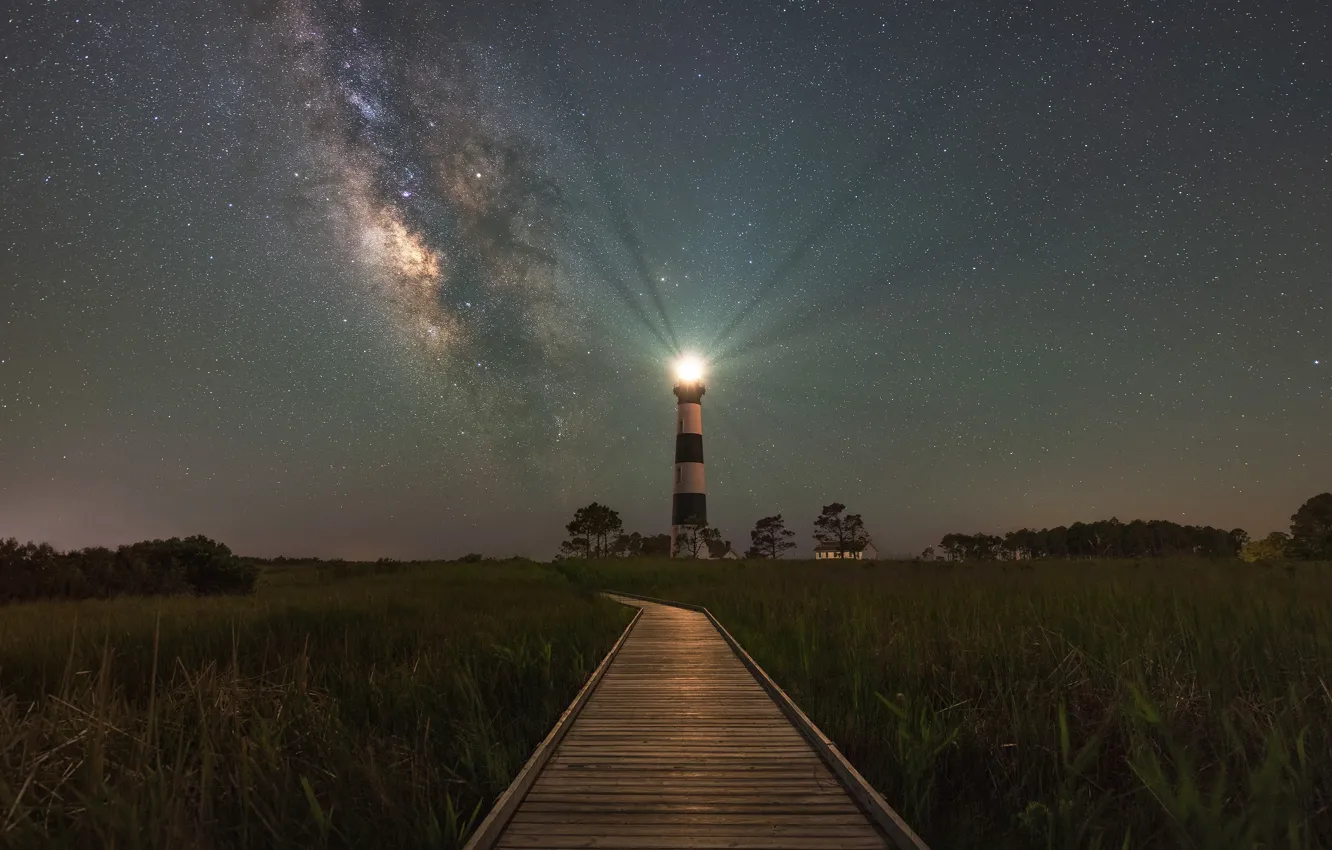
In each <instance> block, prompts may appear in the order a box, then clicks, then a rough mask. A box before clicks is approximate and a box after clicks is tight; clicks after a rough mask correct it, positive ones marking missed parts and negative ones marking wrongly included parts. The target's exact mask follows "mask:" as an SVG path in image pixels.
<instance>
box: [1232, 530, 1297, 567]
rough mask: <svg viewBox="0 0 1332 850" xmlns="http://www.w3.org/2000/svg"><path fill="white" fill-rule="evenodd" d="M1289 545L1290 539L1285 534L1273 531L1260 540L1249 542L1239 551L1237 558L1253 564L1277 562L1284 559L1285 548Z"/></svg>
mask: <svg viewBox="0 0 1332 850" xmlns="http://www.w3.org/2000/svg"><path fill="white" fill-rule="evenodd" d="M1289 545H1290V537H1289V536H1288V535H1287V534H1285V532H1281V531H1274V532H1272V533H1271V534H1269V535H1267V536H1266V537H1264V538H1263V539H1262V540H1250V541H1249V542H1248V543H1245V544H1244V548H1243V549H1240V552H1239V556H1240V559H1241V560H1244V561H1248V562H1249V563H1253V562H1255V561H1279V560H1281V559H1282V558H1284V557H1286V548H1287V547H1288V546H1289Z"/></svg>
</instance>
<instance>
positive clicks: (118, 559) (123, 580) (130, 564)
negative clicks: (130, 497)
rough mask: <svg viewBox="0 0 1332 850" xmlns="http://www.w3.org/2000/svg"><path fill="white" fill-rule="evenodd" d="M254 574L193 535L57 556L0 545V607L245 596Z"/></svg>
mask: <svg viewBox="0 0 1332 850" xmlns="http://www.w3.org/2000/svg"><path fill="white" fill-rule="evenodd" d="M258 575H259V568H258V567H257V566H255V565H254V564H253V563H250V562H248V561H245V560H242V559H240V558H237V557H236V556H235V555H233V554H232V553H231V550H230V549H228V548H227V547H226V546H224V545H223V544H221V543H218V542H216V541H213V540H209V539H208V538H207V537H203V536H201V535H196V536H194V537H187V538H184V539H181V538H178V537H173V538H171V539H169V540H146V541H143V542H141V543H135V544H132V545H129V546H121V547H120V548H119V549H116V550H115V551H114V552H113V551H112V550H110V549H106V548H103V547H96V548H90V549H81V550H76V551H71V552H57V551H56V550H55V549H54V548H53V547H51V546H50V545H49V544H46V543H41V544H37V543H26V544H22V545H20V544H19V542H18V541H17V540H14V539H12V538H11V539H9V540H0V602H19V601H24V600H29V599H47V598H66V599H85V598H89V597H97V598H106V597H113V596H121V595H137V596H148V595H155V594H172V593H193V594H198V595H201V596H202V595H217V594H246V593H251V592H253V590H254V586H255V582H256V580H257V579H258Z"/></svg>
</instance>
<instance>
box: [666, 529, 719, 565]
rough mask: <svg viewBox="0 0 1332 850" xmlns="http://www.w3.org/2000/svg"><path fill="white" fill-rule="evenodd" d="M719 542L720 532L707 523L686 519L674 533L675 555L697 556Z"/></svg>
mask: <svg viewBox="0 0 1332 850" xmlns="http://www.w3.org/2000/svg"><path fill="white" fill-rule="evenodd" d="M720 542H721V532H720V531H718V530H717V529H715V528H713V527H712V526H710V525H708V524H707V523H702V522H698V521H697V520H686V521H685V522H684V523H683V524H682V525H681V526H680V527H679V529H678V530H677V531H676V533H675V557H677V558H697V557H698V556H699V555H700V554H701V553H702V552H709V553H710V552H711V549H712V547H713V546H714V545H716V544H718V543H720Z"/></svg>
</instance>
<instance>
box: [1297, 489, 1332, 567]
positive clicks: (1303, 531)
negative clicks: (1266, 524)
mask: <svg viewBox="0 0 1332 850" xmlns="http://www.w3.org/2000/svg"><path fill="white" fill-rule="evenodd" d="M1290 553H1291V554H1292V555H1294V556H1295V557H1297V558H1307V559H1309V560H1315V561H1327V560H1332V493H1320V494H1318V495H1317V496H1314V497H1313V498H1312V499H1310V500H1309V501H1307V502H1305V503H1304V504H1303V505H1300V509H1299V510H1298V511H1296V512H1295V513H1294V514H1293V515H1292V516H1291V518H1290Z"/></svg>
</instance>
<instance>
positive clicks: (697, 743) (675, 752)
mask: <svg viewBox="0 0 1332 850" xmlns="http://www.w3.org/2000/svg"><path fill="white" fill-rule="evenodd" d="M616 598H617V599H619V600H620V601H622V602H624V603H625V604H627V605H634V606H638V607H640V608H641V609H642V611H641V613H640V614H639V615H638V617H637V619H636V620H635V622H634V624H633V625H632V626H631V627H630V629H629V630H628V631H627V632H626V635H625V637H622V638H621V642H620V643H619V644H617V647H616V649H615V650H612V655H611V656H610V661H609V664H608V665H603V668H602V669H600V670H599V671H598V674H599V676H600V677H599V678H598V677H596V676H594V677H593V681H592V682H590V683H589V688H587V689H585V693H583V694H580V696H579V700H575V703H574V705H573V706H571V707H570V711H569V712H566V717H565V718H562V719H561V723H560V724H559V725H557V727H556V730H555V731H553V732H552V737H551V738H548V739H547V742H546V744H543V748H545V749H547V750H548V751H547V752H544V753H543V752H542V750H538V753H537V754H536V755H534V756H533V760H532V761H531V762H529V763H528V766H527V767H526V768H524V773H523V774H521V775H520V776H519V778H518V779H517V780H515V783H514V787H511V788H510V791H509V792H508V793H506V795H505V797H504V798H501V800H500V801H499V802H497V804H496V807H495V811H494V812H492V814H491V816H490V817H489V818H487V820H486V822H484V823H483V824H482V825H481V827H480V828H479V829H478V831H477V835H476V836H474V838H473V840H472V842H471V843H470V844H469V847H473V848H478V850H480V848H485V847H498V848H566V847H601V848H610V847H615V848H626V850H627V848H634V850H650V849H651V848H660V850H667V848H685V847H690V848H723V847H730V848H871V847H874V848H882V847H910V848H920V847H924V845H923V844H921V843H919V839H915V836H914V834H911V833H910V830H909V829H906V834H907V835H908V836H909V837H910V839H915V843H903V839H902V836H901V833H900V832H899V833H898V835H897V837H896V838H895V839H894V838H890V837H889V836H890V834H891V828H892V827H893V824H892V823H889V824H888V826H889V828H890V829H889V830H887V831H886V830H885V829H884V827H883V823H884V821H883V818H882V816H880V817H879V818H878V820H877V822H876V819H875V818H873V817H871V814H872V811H870V810H871V809H872V806H866V804H865V797H864V792H863V789H859V790H860V793H859V794H857V796H854V797H853V794H852V793H851V791H853V790H857V789H855V788H852V787H851V786H850V785H848V784H844V779H845V777H844V778H843V779H839V778H838V776H837V775H835V774H834V772H833V770H831V769H830V766H829V762H828V760H827V755H826V754H825V755H824V756H822V757H821V756H820V753H819V751H816V749H815V747H814V746H812V745H811V738H810V736H809V733H808V732H807V733H805V734H802V732H801V731H800V730H799V729H798V728H797V727H796V726H795V725H793V723H792V720H791V719H790V718H789V717H788V714H786V713H784V712H783V709H782V708H780V707H779V701H778V700H777V699H775V698H774V696H773V695H771V694H770V692H769V690H766V689H765V686H764V685H763V684H761V682H764V681H766V682H768V683H770V680H767V678H766V674H762V671H758V674H759V675H758V676H756V674H755V673H754V672H751V670H750V669H749V668H748V667H747V666H746V664H747V663H751V664H752V662H751V661H749V659H748V656H743V660H742V651H739V650H738V647H737V649H736V650H733V649H732V646H731V643H728V638H729V636H725V637H724V636H723V632H722V631H719V629H718V627H717V626H715V625H714V623H713V620H711V619H710V617H709V615H707V614H706V613H705V612H702V611H696V610H687V609H685V608H680V607H673V606H669V605H660V604H654V603H651V602H646V601H641V600H636V599H626V598H622V597H616ZM755 666H756V665H755ZM760 676H761V678H760ZM771 687H772V688H775V687H776V686H775V685H772V686H771ZM778 695H779V696H780V698H781V699H782V700H784V699H785V695H784V694H780V691H778ZM792 708H793V706H792ZM796 713H797V715H798V718H797V719H801V718H803V715H801V714H799V713H798V709H797V710H796ZM806 722H807V721H806ZM814 731H815V732H816V733H817V730H814ZM819 739H821V740H823V741H824V742H826V739H822V738H821V735H819V736H818V737H817V738H815V739H814V742H815V743H817V742H818V740H819ZM837 758H840V756H838V757H837ZM847 767H848V769H849V766H847ZM851 772H852V775H853V776H854V779H856V780H859V776H858V774H854V770H852V771H851ZM862 782H863V780H862ZM866 787H867V786H866ZM869 793H870V794H871V795H873V792H872V791H870V792H869ZM873 796H874V797H875V799H877V795H873ZM858 799H859V802H858ZM879 802H880V803H881V802H882V801H881V800H879ZM884 808H886V805H885V806H884ZM867 812H869V813H867ZM892 817H893V818H894V819H896V816H895V815H893V816H892ZM897 823H899V824H900V821H897ZM901 826H902V827H903V828H905V825H904V824H902V825H901Z"/></svg>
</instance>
